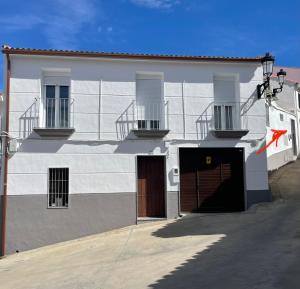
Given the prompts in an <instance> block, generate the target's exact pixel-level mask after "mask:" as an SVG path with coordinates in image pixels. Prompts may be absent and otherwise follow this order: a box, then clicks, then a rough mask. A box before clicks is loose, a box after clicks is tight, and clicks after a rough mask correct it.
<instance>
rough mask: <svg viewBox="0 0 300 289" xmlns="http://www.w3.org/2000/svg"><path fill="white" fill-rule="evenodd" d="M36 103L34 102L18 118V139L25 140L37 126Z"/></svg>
mask: <svg viewBox="0 0 300 289" xmlns="http://www.w3.org/2000/svg"><path fill="white" fill-rule="evenodd" d="M38 109H39V108H38V101H37V99H36V100H35V102H34V103H33V104H32V105H31V106H30V107H29V108H28V109H27V110H26V111H25V112H24V113H23V114H22V115H21V116H20V118H19V137H20V138H27V137H29V136H30V135H31V134H32V131H33V128H34V127H36V126H37V125H38V115H39V114H38Z"/></svg>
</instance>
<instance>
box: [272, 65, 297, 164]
mask: <svg viewBox="0 0 300 289" xmlns="http://www.w3.org/2000/svg"><path fill="white" fill-rule="evenodd" d="M280 69H284V70H285V71H286V73H287V76H286V79H285V84H284V86H283V90H282V92H281V93H280V94H279V95H278V99H277V100H276V101H274V102H272V104H271V105H267V115H268V117H267V120H268V119H269V121H267V129H268V134H267V139H271V138H272V132H271V129H285V130H287V134H286V135H284V136H283V137H282V138H281V139H280V140H279V142H278V147H275V146H272V147H270V148H269V149H268V152H267V158H268V169H269V170H274V169H277V168H279V167H281V166H283V165H284V164H286V163H288V162H291V161H294V160H296V159H297V156H299V154H300V150H299V145H300V138H299V136H300V87H299V82H300V69H299V68H288V67H274V73H273V75H274V77H273V78H271V86H272V87H273V88H276V87H279V84H278V80H277V78H276V77H275V76H276V73H277V72H278V71H279V70H280Z"/></svg>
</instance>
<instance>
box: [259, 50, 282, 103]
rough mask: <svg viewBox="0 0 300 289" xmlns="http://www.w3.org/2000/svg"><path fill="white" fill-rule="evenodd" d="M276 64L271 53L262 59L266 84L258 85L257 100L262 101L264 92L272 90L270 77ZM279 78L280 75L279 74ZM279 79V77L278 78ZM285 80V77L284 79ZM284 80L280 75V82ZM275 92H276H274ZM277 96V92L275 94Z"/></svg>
mask: <svg viewBox="0 0 300 289" xmlns="http://www.w3.org/2000/svg"><path fill="white" fill-rule="evenodd" d="M274 62H275V58H274V56H272V55H271V54H270V53H269V52H267V53H266V55H265V56H264V57H262V59H261V64H262V67H263V75H264V83H262V84H259V85H257V98H258V99H260V98H261V97H262V95H263V94H264V92H265V91H266V90H267V89H269V88H270V77H271V75H272V73H273V64H274ZM277 76H278V74H277ZM278 77H279V76H278ZM283 78H284V77H283ZM281 80H282V75H281V74H280V81H281ZM273 92H274V90H273ZM275 94H276V92H275Z"/></svg>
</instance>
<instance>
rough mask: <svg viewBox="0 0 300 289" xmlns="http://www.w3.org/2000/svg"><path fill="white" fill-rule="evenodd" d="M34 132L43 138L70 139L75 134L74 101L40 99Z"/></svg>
mask: <svg viewBox="0 0 300 289" xmlns="http://www.w3.org/2000/svg"><path fill="white" fill-rule="evenodd" d="M37 102H38V103H37V105H36V107H37V108H38V109H37V110H36V111H35V113H36V117H35V119H36V122H35V124H34V127H33V130H34V132H36V133H37V134H38V135H40V136H41V137H69V136H70V135H71V134H73V133H74V131H75V129H74V111H73V110H74V100H73V99H69V98H47V99H42V100H41V99H38V100H37Z"/></svg>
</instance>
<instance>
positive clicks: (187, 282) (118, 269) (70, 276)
mask: <svg viewBox="0 0 300 289" xmlns="http://www.w3.org/2000/svg"><path fill="white" fill-rule="evenodd" d="M270 182H271V187H272V189H273V191H274V194H275V197H276V200H275V201H274V202H272V203H268V204H260V205H258V206H254V207H252V208H251V209H250V210H249V211H247V212H243V213H228V214H200V215H189V216H186V217H184V218H182V219H179V220H175V221H161V222H154V223H149V224H141V225H138V226H132V227H128V228H125V229H122V230H116V231H112V232H108V233H104V234H99V235H95V236H91V237H87V238H82V239H78V240H75V241H70V242H65V243H61V244H56V245H52V246H48V247H44V248H40V249H37V250H32V251H28V252H23V253H19V254H15V255H11V256H8V257H6V258H4V259H2V260H0V288H1V289H20V288H22V289H25V288H26V289H36V288H41V289H42V288H43V289H50V288H51V289H52V288H53V289H54V288H55V289H60V288H61V289H62V288H64V289H69V288H70V289H77V288H78V289H90V288H97V289H99V288H101V289H106V288H107V289H113V288H114V289H121V288H124V289H135V288H136V289H137V288H138V289H142V288H155V289H167V288H168V289H169V288H170V289H177V288H184V289H194V288H195V289H196V288H197V289H202V288H203V289H217V288H218V289H219V288H220V289H221V288H222V289H223V288H228V289H229V288H230V289H254V288H255V289H268V288H274V289H275V288H276V289H279V288H282V289H294V288H295V289H296V288H297V289H298V288H300V162H299V161H298V162H296V163H293V164H291V165H288V166H286V167H284V168H283V169H281V170H279V171H278V172H277V173H275V174H273V175H272V176H271V178H270Z"/></svg>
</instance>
